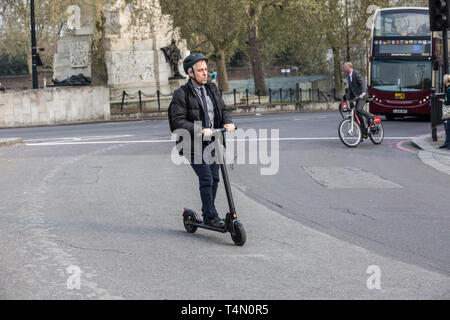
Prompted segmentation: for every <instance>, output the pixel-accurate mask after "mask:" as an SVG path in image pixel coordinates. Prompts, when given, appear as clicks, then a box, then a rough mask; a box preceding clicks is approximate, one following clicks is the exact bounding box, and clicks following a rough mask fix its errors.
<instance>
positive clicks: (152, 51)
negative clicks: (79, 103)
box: [104, 0, 189, 97]
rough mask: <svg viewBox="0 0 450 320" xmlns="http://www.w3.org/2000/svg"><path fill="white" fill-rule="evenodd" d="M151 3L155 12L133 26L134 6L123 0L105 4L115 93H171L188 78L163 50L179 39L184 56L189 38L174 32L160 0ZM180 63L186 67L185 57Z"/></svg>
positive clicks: (109, 66)
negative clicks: (162, 10)
mask: <svg viewBox="0 0 450 320" xmlns="http://www.w3.org/2000/svg"><path fill="white" fill-rule="evenodd" d="M147 4H148V5H151V6H152V16H151V18H150V19H149V20H148V21H145V22H142V23H138V25H139V26H138V27H133V26H131V19H132V15H131V12H130V9H129V7H127V6H125V8H124V6H121V1H118V2H117V4H116V5H115V6H111V5H107V6H105V8H104V15H105V18H106V43H105V62H106V67H107V71H108V87H109V88H110V92H111V96H112V97H115V96H118V95H120V94H121V93H122V91H126V92H127V93H131V94H134V93H136V92H137V91H138V90H141V91H142V92H143V93H145V94H147V95H156V92H157V91H159V92H160V94H162V95H170V94H172V92H173V90H174V89H176V88H178V87H179V85H180V82H183V83H184V82H186V78H185V76H186V75H185V74H184V72H182V73H181V72H178V73H176V68H174V67H173V66H172V68H171V65H170V60H169V61H166V56H165V54H164V52H163V50H161V49H162V48H165V47H167V46H170V45H171V44H172V43H173V41H175V43H176V45H177V48H178V49H179V54H180V57H184V56H186V55H188V54H189V51H188V50H187V45H186V42H185V41H184V40H181V39H180V37H179V35H178V33H177V32H172V30H171V25H172V21H171V18H170V17H169V16H167V15H163V14H162V12H161V8H160V6H159V2H158V1H153V0H148V1H147ZM172 40H173V41H172ZM172 61H175V60H172ZM178 64H179V69H180V70H183V68H182V59H179V61H178ZM174 73H175V74H174Z"/></svg>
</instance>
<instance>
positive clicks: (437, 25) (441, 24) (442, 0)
mask: <svg viewBox="0 0 450 320" xmlns="http://www.w3.org/2000/svg"><path fill="white" fill-rule="evenodd" d="M449 2H450V1H449V0H428V5H429V7H430V30H431V31H442V30H443V29H447V28H448V26H449V10H448V6H449V5H450V3H449Z"/></svg>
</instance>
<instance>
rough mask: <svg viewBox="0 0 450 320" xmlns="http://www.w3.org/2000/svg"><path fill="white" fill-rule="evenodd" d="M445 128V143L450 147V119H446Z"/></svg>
mask: <svg viewBox="0 0 450 320" xmlns="http://www.w3.org/2000/svg"><path fill="white" fill-rule="evenodd" d="M444 128H445V142H444V145H445V146H447V148H450V120H446V121H445V122H444Z"/></svg>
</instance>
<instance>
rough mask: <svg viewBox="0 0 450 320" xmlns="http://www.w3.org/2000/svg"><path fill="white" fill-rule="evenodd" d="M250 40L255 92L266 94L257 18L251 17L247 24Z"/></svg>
mask: <svg viewBox="0 0 450 320" xmlns="http://www.w3.org/2000/svg"><path fill="white" fill-rule="evenodd" d="M248 29H249V30H248V31H249V42H250V61H251V63H252V70H253V80H254V82H255V94H256V93H258V90H259V93H260V94H261V95H263V96H266V95H267V88H266V82H265V79H264V66H263V62H262V59H261V55H260V52H259V32H258V31H259V30H258V19H256V18H253V19H251V20H250V21H249V24H248Z"/></svg>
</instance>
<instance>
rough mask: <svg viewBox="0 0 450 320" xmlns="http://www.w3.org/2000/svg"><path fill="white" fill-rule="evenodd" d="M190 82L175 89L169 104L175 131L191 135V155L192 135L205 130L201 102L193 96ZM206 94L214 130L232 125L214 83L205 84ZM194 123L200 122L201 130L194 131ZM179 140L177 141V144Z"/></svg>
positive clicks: (185, 151) (228, 111)
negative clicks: (187, 132)
mask: <svg viewBox="0 0 450 320" xmlns="http://www.w3.org/2000/svg"><path fill="white" fill-rule="evenodd" d="M193 86H194V85H193V84H192V82H191V80H189V81H188V82H187V83H186V84H185V85H184V86H181V87H180V88H179V89H177V90H176V91H175V92H174V94H173V97H172V101H171V102H170V106H169V108H170V110H171V120H172V123H173V125H174V126H175V129H185V130H187V131H189V132H190V134H191V153H193V152H194V135H195V134H199V133H200V132H201V130H202V129H203V128H206V123H205V116H204V112H205V111H204V110H203V107H202V103H201V100H200V99H199V98H198V96H197V95H196V94H195V91H194V90H195V89H194V87H193ZM205 89H206V92H207V93H208V95H209V97H210V98H211V100H212V102H213V105H214V128H223V126H224V125H225V124H229V123H233V121H232V119H231V112H230V109H229V108H228V107H227V105H226V104H225V102H224V101H223V99H222V97H221V96H220V92H219V89H218V88H217V86H216V85H215V84H214V83H206V84H205ZM194 121H201V122H202V128H200V127H199V128H195V129H194ZM180 142H181V139H180V138H178V139H177V144H178V143H180ZM183 151H184V152H180V154H183V153H184V155H187V150H183Z"/></svg>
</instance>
